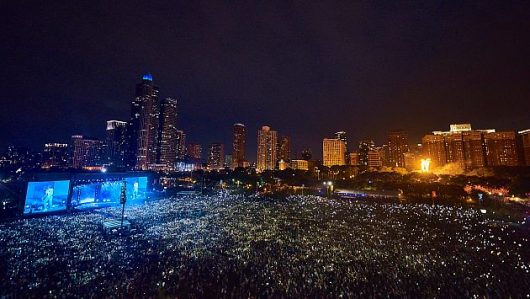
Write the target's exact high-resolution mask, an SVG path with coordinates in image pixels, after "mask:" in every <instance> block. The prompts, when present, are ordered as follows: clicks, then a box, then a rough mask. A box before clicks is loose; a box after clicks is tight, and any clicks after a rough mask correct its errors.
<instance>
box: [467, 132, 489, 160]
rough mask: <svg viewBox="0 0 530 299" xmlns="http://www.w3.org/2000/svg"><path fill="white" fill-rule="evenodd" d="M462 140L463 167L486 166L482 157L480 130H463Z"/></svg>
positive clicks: (482, 148)
mask: <svg viewBox="0 0 530 299" xmlns="http://www.w3.org/2000/svg"><path fill="white" fill-rule="evenodd" d="M462 140H463V142H464V161H465V168H466V169H473V168H479V167H484V166H486V160H485V158H484V145H483V140H482V132H480V131H468V132H463V133H462Z"/></svg>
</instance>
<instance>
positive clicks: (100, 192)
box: [72, 177, 147, 209]
mask: <svg viewBox="0 0 530 299" xmlns="http://www.w3.org/2000/svg"><path fill="white" fill-rule="evenodd" d="M124 184H125V186H126V192H125V194H126V196H127V203H131V204H132V203H141V202H143V201H144V200H145V198H146V195H145V194H146V191H147V177H133V178H125V179H124V180H120V181H109V182H98V183H92V184H87V185H81V186H76V187H74V190H73V194H72V207H75V208H77V209H92V208H100V207H108V206H113V205H118V204H120V196H121V189H122V186H123V185H124Z"/></svg>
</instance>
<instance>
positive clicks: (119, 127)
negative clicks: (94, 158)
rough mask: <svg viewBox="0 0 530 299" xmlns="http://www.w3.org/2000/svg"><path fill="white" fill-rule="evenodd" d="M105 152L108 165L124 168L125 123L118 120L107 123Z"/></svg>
mask: <svg viewBox="0 0 530 299" xmlns="http://www.w3.org/2000/svg"><path fill="white" fill-rule="evenodd" d="M105 142H106V150H107V161H106V163H107V164H109V165H113V166H116V167H125V166H126V154H127V122H125V121H119V120H109V121H107V131H106V138H105Z"/></svg>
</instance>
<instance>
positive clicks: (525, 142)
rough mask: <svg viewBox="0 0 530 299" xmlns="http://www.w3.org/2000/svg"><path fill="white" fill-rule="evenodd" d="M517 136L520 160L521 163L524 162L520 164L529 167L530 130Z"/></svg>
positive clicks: (523, 131) (520, 132)
mask: <svg viewBox="0 0 530 299" xmlns="http://www.w3.org/2000/svg"><path fill="white" fill-rule="evenodd" d="M519 136H520V137H521V150H522V155H521V156H522V159H521V160H523V161H521V162H524V163H521V164H523V165H526V166H530V129H527V130H522V131H519Z"/></svg>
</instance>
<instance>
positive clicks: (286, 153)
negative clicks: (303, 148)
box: [278, 136, 291, 162]
mask: <svg viewBox="0 0 530 299" xmlns="http://www.w3.org/2000/svg"><path fill="white" fill-rule="evenodd" d="M290 143H291V141H290V139H289V137H288V136H281V137H280V139H279V141H278V160H284V161H286V162H288V161H289V160H291V144H290Z"/></svg>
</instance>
